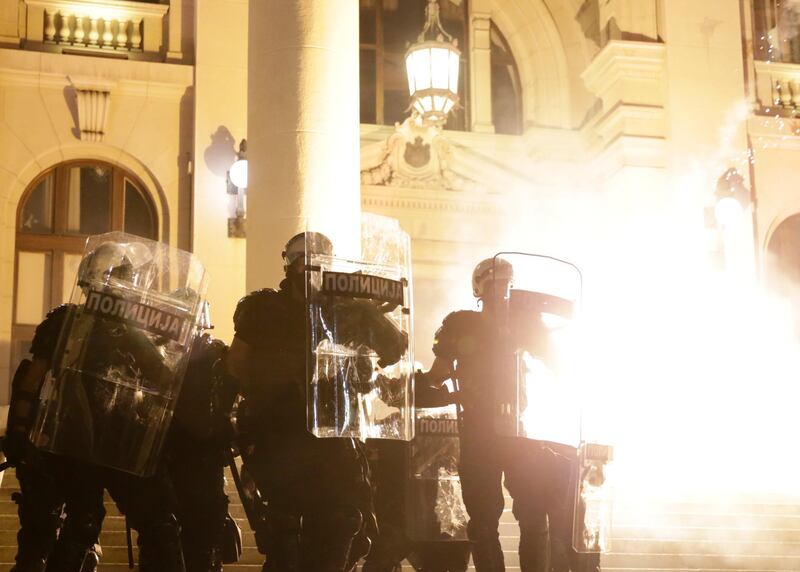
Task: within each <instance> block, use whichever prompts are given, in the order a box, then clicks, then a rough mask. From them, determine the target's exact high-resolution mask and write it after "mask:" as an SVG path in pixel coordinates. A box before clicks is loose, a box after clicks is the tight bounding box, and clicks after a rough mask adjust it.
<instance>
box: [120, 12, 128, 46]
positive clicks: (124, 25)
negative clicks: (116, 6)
mask: <svg viewBox="0 0 800 572" xmlns="http://www.w3.org/2000/svg"><path fill="white" fill-rule="evenodd" d="M117 26H118V28H117V49H118V50H124V49H126V48H127V47H128V20H125V19H120V20H117Z"/></svg>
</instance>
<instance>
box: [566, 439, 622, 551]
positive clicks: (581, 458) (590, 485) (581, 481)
mask: <svg viewBox="0 0 800 572" xmlns="http://www.w3.org/2000/svg"><path fill="white" fill-rule="evenodd" d="M612 460H613V449H612V448H611V447H610V446H608V445H601V444H599V443H581V447H580V449H579V453H578V465H577V471H576V474H575V481H576V484H577V487H576V488H575V489H574V490H576V494H575V512H574V521H573V522H574V524H573V527H572V546H573V548H575V550H576V551H577V552H608V550H609V548H610V543H609V540H610V536H611V535H610V533H611V494H610V491H611V489H610V485H609V481H608V476H609V475H608V465H609V463H610V462H611V461H612Z"/></svg>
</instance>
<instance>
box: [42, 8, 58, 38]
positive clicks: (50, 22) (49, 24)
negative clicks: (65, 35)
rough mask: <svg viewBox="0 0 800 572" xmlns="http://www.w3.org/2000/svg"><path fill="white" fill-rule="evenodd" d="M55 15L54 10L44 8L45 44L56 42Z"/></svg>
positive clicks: (55, 11)
mask: <svg viewBox="0 0 800 572" xmlns="http://www.w3.org/2000/svg"><path fill="white" fill-rule="evenodd" d="M56 13H57V10H56V9H55V8H45V9H44V14H45V23H44V40H45V42H55V41H56V32H57V30H56Z"/></svg>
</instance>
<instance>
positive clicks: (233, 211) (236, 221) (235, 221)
mask: <svg viewBox="0 0 800 572" xmlns="http://www.w3.org/2000/svg"><path fill="white" fill-rule="evenodd" d="M228 198H229V202H228V238H245V237H246V233H245V221H246V219H247V217H246V213H247V139H242V142H241V143H239V151H238V153H236V161H235V162H234V163H233V165H231V167H230V169H228Z"/></svg>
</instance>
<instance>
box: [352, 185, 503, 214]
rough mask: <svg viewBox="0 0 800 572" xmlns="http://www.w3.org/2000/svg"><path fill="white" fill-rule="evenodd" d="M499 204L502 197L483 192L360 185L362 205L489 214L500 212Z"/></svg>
mask: <svg viewBox="0 0 800 572" xmlns="http://www.w3.org/2000/svg"><path fill="white" fill-rule="evenodd" d="M503 203H504V200H503V197H502V196H500V195H487V194H483V193H469V192H465V191H442V190H438V189H409V188H402V187H391V188H389V187H383V186H376V185H362V187H361V204H362V206H363V207H365V208H379V209H391V210H408V211H430V212H436V213H454V214H464V213H468V214H487V215H492V214H497V213H499V212H501V211H502V208H503V207H502V205H503Z"/></svg>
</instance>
